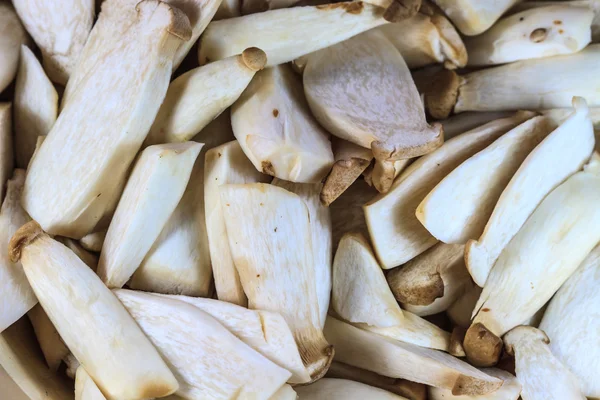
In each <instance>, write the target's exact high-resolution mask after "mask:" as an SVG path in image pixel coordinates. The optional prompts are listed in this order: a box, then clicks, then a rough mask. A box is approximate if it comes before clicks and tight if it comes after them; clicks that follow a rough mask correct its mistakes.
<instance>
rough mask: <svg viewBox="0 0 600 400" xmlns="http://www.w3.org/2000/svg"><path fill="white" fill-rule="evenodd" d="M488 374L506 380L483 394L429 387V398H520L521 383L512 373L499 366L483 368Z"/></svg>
mask: <svg viewBox="0 0 600 400" xmlns="http://www.w3.org/2000/svg"><path fill="white" fill-rule="evenodd" d="M482 371H483V372H485V373H486V374H488V375H491V376H495V377H496V378H498V379H502V380H503V381H504V382H503V383H502V386H500V388H499V389H498V390H496V391H495V392H492V393H488V394H484V395H481V396H454V395H453V394H452V392H451V391H450V390H447V389H439V388H436V387H430V388H429V398H430V399H431V400H518V399H519V395H520V394H521V384H520V383H519V381H518V380H517V378H515V376H514V375H511V374H510V373H508V372H506V371H504V370H501V369H497V368H484V369H482Z"/></svg>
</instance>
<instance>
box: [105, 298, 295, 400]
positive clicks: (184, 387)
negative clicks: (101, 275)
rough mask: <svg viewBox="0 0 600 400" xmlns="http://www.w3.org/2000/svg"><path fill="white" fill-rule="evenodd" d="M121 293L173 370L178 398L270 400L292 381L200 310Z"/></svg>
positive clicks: (283, 370) (177, 302)
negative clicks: (177, 386)
mask: <svg viewBox="0 0 600 400" xmlns="http://www.w3.org/2000/svg"><path fill="white" fill-rule="evenodd" d="M116 293H117V296H118V297H119V300H121V302H122V303H123V304H124V305H125V307H126V308H127V310H128V311H129V313H130V314H131V315H132V316H133V318H135V320H136V322H137V323H138V324H139V325H140V327H141V328H142V330H143V331H144V333H145V334H146V336H148V338H150V340H151V341H152V343H153V344H154V346H155V347H156V348H157V349H158V350H159V352H160V353H161V355H162V357H163V358H164V359H165V360H166V362H167V363H168V364H169V365H170V366H171V368H172V370H173V372H174V373H175V376H176V377H177V380H178V381H179V389H178V390H177V392H176V394H177V395H178V396H181V397H184V398H186V399H197V400H201V399H230V398H236V397H239V398H252V399H257V400H258V399H265V400H266V399H268V398H269V397H270V396H271V395H273V394H274V393H275V392H276V391H277V390H278V389H279V388H280V387H281V386H282V385H283V384H285V382H286V381H287V380H288V378H289V377H290V375H291V373H290V372H289V371H287V370H285V369H283V368H281V367H279V366H277V365H276V364H274V363H272V362H271V361H269V359H267V358H265V357H263V356H262V355H261V354H260V353H258V352H257V351H255V350H253V349H252V348H251V347H249V346H248V345H246V344H245V343H244V342H242V341H241V340H240V339H238V338H237V337H235V336H234V335H233V334H232V333H230V332H229V331H228V330H227V328H225V327H224V326H223V325H221V324H220V323H219V322H218V321H217V320H216V319H214V318H213V317H211V316H210V315H209V314H207V313H205V312H204V311H202V310H200V309H199V308H197V307H194V306H192V305H190V304H187V303H184V302H182V301H178V300H174V299H173V298H168V297H165V296H162V297H159V296H156V295H153V294H149V293H143V292H134V291H130V290H128V291H124V290H120V291H117V292H116Z"/></svg>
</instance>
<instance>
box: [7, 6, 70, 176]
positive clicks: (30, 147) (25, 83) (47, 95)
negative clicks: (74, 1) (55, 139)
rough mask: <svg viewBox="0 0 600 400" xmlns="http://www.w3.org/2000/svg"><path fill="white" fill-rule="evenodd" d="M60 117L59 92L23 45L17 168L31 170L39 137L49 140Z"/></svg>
mask: <svg viewBox="0 0 600 400" xmlns="http://www.w3.org/2000/svg"><path fill="white" fill-rule="evenodd" d="M61 7H62V6H61ZM57 115H58V94H57V93H56V89H54V86H53V85H52V82H50V80H49V79H48V77H47V76H46V73H45V72H44V69H43V68H42V66H41V65H40V63H39V61H38V60H37V59H36V58H35V55H34V54H33V53H32V52H31V50H29V48H28V47H27V46H24V45H22V46H21V59H20V61H19V72H18V73H17V81H16V83H15V99H14V119H15V132H16V135H15V164H16V166H17V168H27V165H28V164H29V160H30V159H31V156H32V155H33V152H34V150H35V144H36V142H37V138H38V136H45V135H47V134H48V132H50V129H51V128H52V125H54V122H56V117H57Z"/></svg>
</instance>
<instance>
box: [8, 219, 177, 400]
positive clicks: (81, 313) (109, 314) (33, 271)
mask: <svg viewBox="0 0 600 400" xmlns="http://www.w3.org/2000/svg"><path fill="white" fill-rule="evenodd" d="M9 254H10V256H11V260H12V261H14V262H16V261H18V260H19V259H21V262H22V264H23V270H24V271H25V275H27V279H28V280H29V283H30V284H31V287H32V289H33V291H34V292H35V295H36V296H37V298H38V299H39V301H40V304H41V305H42V306H43V307H44V310H45V311H46V313H47V314H48V317H49V318H50V320H51V321H52V323H53V325H54V326H55V327H56V330H57V331H58V333H59V334H60V336H61V337H62V338H63V340H64V342H65V344H66V345H67V347H68V348H69V349H70V350H71V352H73V354H74V355H75V357H76V358H77V360H79V362H81V365H83V366H84V368H85V369H86V371H87V372H88V373H89V374H90V376H91V377H92V378H93V379H94V382H96V384H97V385H98V387H99V388H100V390H101V391H102V393H104V394H105V396H106V397H107V398H108V399H109V400H116V399H132V400H133V399H147V398H152V397H163V396H167V395H169V394H171V393H173V392H175V390H176V389H177V386H178V385H177V380H176V379H175V377H174V376H173V374H172V373H171V371H170V370H169V368H168V367H167V365H166V364H165V362H164V361H163V360H162V359H161V358H160V355H159V354H158V352H157V351H156V350H155V349H154V347H153V346H152V344H151V343H150V341H149V340H148V339H147V338H146V337H145V336H144V334H143V333H142V331H141V329H140V328H139V327H138V325H137V324H136V323H135V321H134V320H133V318H132V317H131V316H130V315H129V314H128V313H127V311H126V310H125V308H124V307H123V306H122V305H121V303H119V301H118V300H117V298H116V297H115V296H114V295H113V294H112V293H111V292H110V290H109V289H108V288H107V287H106V286H104V284H103V283H102V281H101V280H100V278H98V276H97V275H96V274H95V273H94V272H93V271H92V270H91V269H90V268H89V267H88V266H87V265H85V264H84V263H83V261H81V260H80V259H79V258H78V257H77V256H76V255H75V254H74V253H73V252H72V251H70V250H69V249H68V248H67V247H65V246H64V245H62V244H60V243H59V242H57V241H55V240H53V239H52V238H50V236H48V235H47V234H46V233H44V231H42V229H41V228H40V226H39V225H38V224H37V223H36V222H35V221H31V222H28V223H27V224H25V225H23V226H22V227H21V228H20V229H19V230H18V231H17V232H16V233H15V235H14V236H13V238H12V239H11V241H10V244H9ZM82 304H83V305H87V306H86V307H82ZM90 343H93V344H94V345H93V346H90ZM107 355H110V357H107ZM124 376H127V379H126V380H124V379H123V377H124Z"/></svg>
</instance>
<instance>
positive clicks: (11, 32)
mask: <svg viewBox="0 0 600 400" xmlns="http://www.w3.org/2000/svg"><path fill="white" fill-rule="evenodd" d="M0 27H2V28H0V92H2V91H4V89H6V87H7V86H8V85H9V84H10V83H11V82H12V80H13V79H14V78H15V75H16V74H17V69H18V66H19V52H20V49H21V45H23V44H27V43H28V37H27V31H25V29H24V28H23V25H22V24H21V20H20V19H19V17H18V16H17V13H16V12H15V9H14V8H13V6H12V4H11V3H10V2H7V1H3V2H2V3H0Z"/></svg>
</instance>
